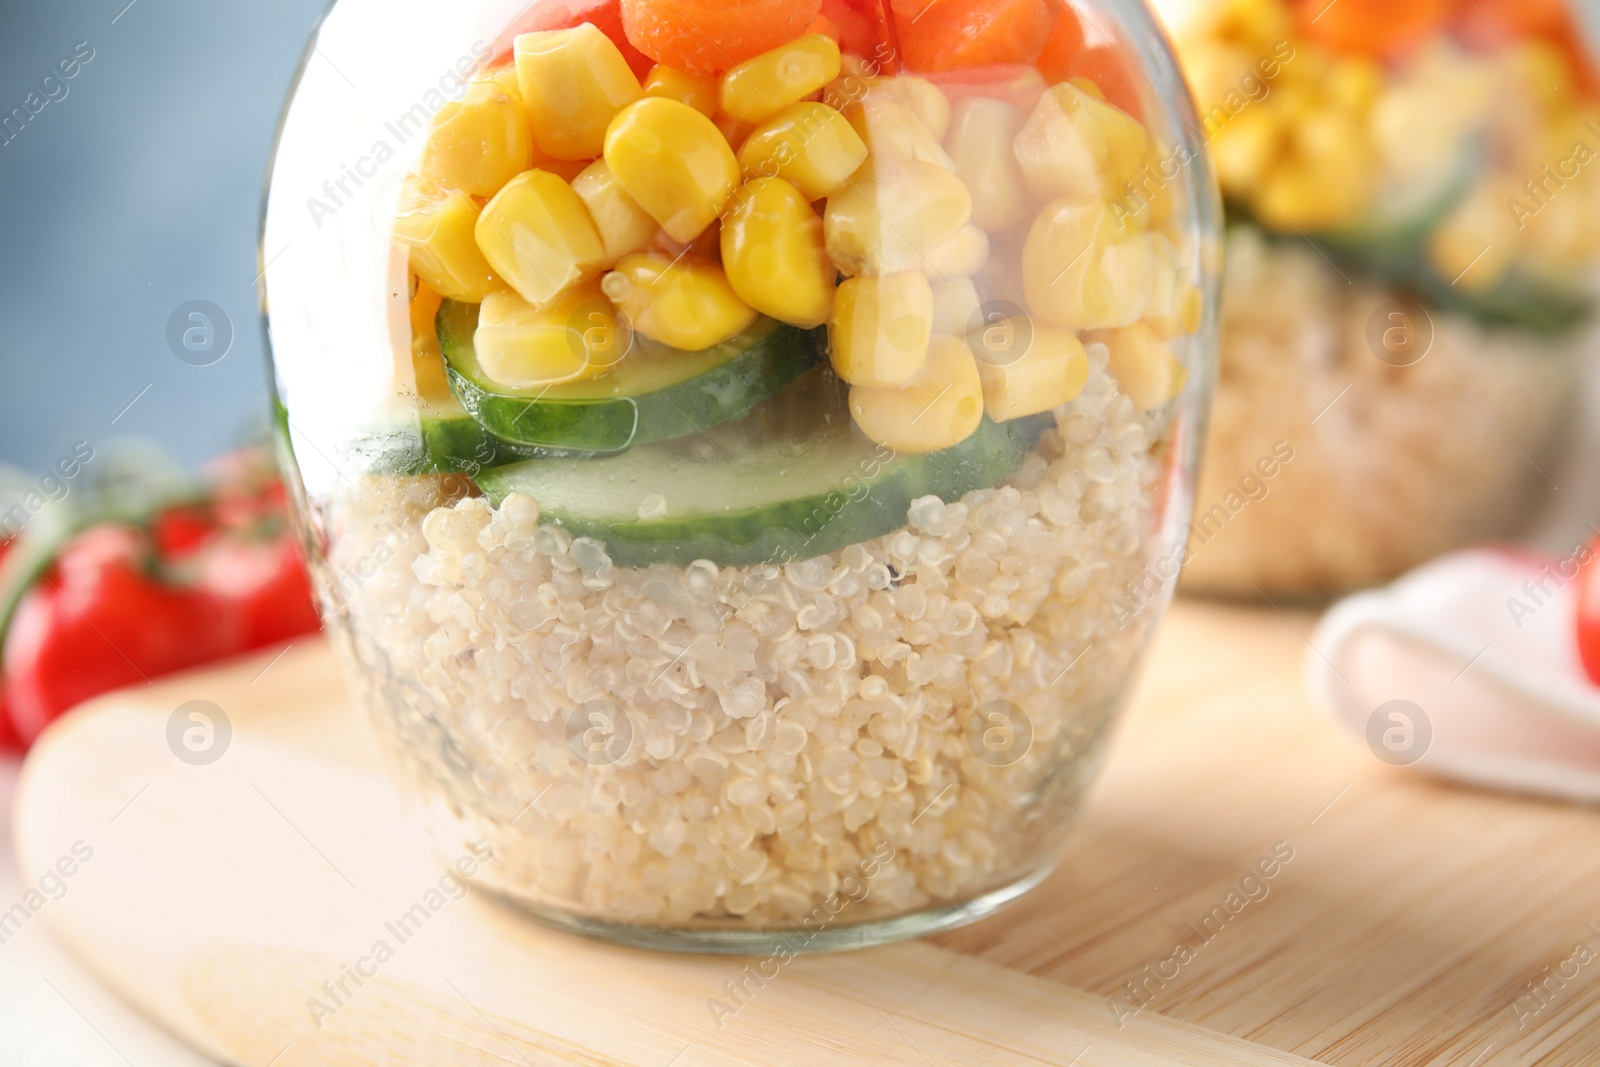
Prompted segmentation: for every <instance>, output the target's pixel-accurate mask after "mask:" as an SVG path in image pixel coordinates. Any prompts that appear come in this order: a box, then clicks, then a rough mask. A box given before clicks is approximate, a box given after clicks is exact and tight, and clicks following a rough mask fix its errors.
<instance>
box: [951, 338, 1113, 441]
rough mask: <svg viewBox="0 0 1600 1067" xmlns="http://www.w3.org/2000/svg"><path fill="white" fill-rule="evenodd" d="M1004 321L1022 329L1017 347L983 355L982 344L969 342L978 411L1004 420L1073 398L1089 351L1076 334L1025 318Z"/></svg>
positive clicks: (1079, 387)
mask: <svg viewBox="0 0 1600 1067" xmlns="http://www.w3.org/2000/svg"><path fill="white" fill-rule="evenodd" d="M1008 325H1009V326H1010V327H1011V328H1012V329H1013V330H1015V331H1016V332H1017V333H1018V334H1019V335H1022V334H1027V335H1028V342H1027V347H1026V348H1025V349H1023V351H1021V352H1020V353H1018V354H1015V355H1013V356H1011V357H1010V358H999V359H991V358H985V356H986V354H987V349H986V348H985V347H982V346H975V348H974V351H976V352H977V354H978V377H979V378H980V379H982V381H983V410H984V412H985V413H986V414H988V416H989V417H990V418H991V419H993V420H994V421H995V422H1005V421H1006V420H1008V419H1020V418H1022V417H1023V416H1024V415H1037V414H1038V413H1039V412H1041V411H1049V410H1050V409H1051V408H1053V407H1057V406H1059V405H1061V404H1067V403H1070V402H1072V401H1074V400H1076V399H1077V398H1078V394H1079V393H1081V392H1083V386H1084V383H1086V382H1087V381H1088V380H1089V357H1088V355H1087V354H1086V353H1085V352H1084V349H1083V342H1082V341H1080V340H1078V338H1077V335H1076V334H1074V333H1072V332H1071V331H1069V330H1058V329H1055V328H1054V327H1051V326H1035V325H1033V324H1031V323H1009V324H1008ZM994 328H995V327H989V329H994Z"/></svg>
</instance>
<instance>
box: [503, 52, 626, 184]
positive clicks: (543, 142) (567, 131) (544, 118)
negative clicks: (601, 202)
mask: <svg viewBox="0 0 1600 1067" xmlns="http://www.w3.org/2000/svg"><path fill="white" fill-rule="evenodd" d="M514 48H515V51H516V59H517V84H518V86H520V87H521V89H522V102H523V106H524V107H525V108H527V111H528V115H529V117H530V118H531V119H532V120H533V136H534V139H535V140H536V141H537V142H538V144H539V148H540V150H541V151H543V152H544V153H545V154H546V155H548V156H552V157H554V158H555V159H594V158H595V157H596V156H598V155H599V154H600V151H601V149H602V148H603V147H604V145H605V137H606V129H607V127H609V126H610V125H611V120H612V119H613V118H615V117H616V115H617V112H618V111H621V110H622V109H623V108H624V107H626V106H627V105H629V104H631V103H633V102H634V101H635V100H637V99H639V97H640V96H641V95H642V93H643V90H641V89H640V88H639V79H638V78H636V77H634V74H633V71H632V70H630V69H628V61H627V60H625V59H623V58H622V53H621V52H620V51H618V50H617V46H616V45H615V44H613V43H612V42H611V39H610V38H609V37H607V36H606V35H605V34H604V33H601V32H600V30H598V29H596V28H595V27H594V26H592V25H590V24H589V23H587V22H585V23H582V24H580V25H579V26H577V27H575V28H573V29H570V30H546V31H544V32H542V33H524V34H521V35H520V36H518V37H517V39H516V42H515V45H514Z"/></svg>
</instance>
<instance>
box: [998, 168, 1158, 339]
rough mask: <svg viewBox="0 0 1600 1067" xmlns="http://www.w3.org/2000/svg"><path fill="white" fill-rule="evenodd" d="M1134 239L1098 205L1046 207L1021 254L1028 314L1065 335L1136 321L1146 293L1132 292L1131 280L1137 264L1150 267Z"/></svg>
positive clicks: (1068, 201)
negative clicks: (1057, 328) (1068, 330)
mask: <svg viewBox="0 0 1600 1067" xmlns="http://www.w3.org/2000/svg"><path fill="white" fill-rule="evenodd" d="M1138 236H1140V235H1138V234H1136V233H1133V232H1132V231H1131V230H1130V229H1129V228H1126V227H1122V226H1118V225H1117V223H1116V221H1115V219H1114V218H1113V213H1112V211H1111V209H1110V208H1108V207H1107V206H1106V205H1105V204H1104V203H1102V202H1101V201H1098V200H1088V201H1085V200H1079V199H1075V198H1071V197H1066V198H1063V199H1060V200H1056V201H1053V202H1051V203H1050V204H1047V205H1046V206H1045V208H1044V210H1043V211H1041V212H1040V213H1039V217H1038V219H1037V220H1035V222H1034V224H1033V228H1032V230H1030V231H1029V233H1028V241H1027V244H1026V245H1024V246H1023V250H1022V281H1023V288H1024V291H1025V292H1026V294H1027V298H1028V307H1029V309H1030V310H1032V312H1033V313H1034V315H1035V316H1037V317H1038V318H1039V319H1041V320H1042V321H1044V322H1046V323H1048V324H1050V325H1052V326H1060V327H1062V328H1064V329H1070V330H1083V329H1096V328H1102V327H1112V326H1125V325H1128V324H1129V323H1131V322H1133V321H1135V320H1137V319H1138V318H1139V316H1140V315H1141V314H1142V313H1143V311H1144V305H1145V300H1146V298H1147V295H1148V294H1147V293H1145V292H1143V291H1137V290H1135V288H1134V285H1133V281H1134V279H1135V278H1136V277H1137V276H1138V274H1139V268H1140V265H1141V262H1142V264H1143V269H1144V271H1146V272H1149V271H1151V270H1153V267H1154V257H1153V254H1152V252H1151V250H1150V247H1149V244H1148V242H1145V243H1144V244H1143V245H1142V246H1140V244H1139V242H1137V241H1136V240H1135V239H1136V238H1137V237H1138ZM1123 245H1128V246H1131V247H1130V248H1122V246H1123ZM1141 247H1142V255H1141V252H1140V249H1141ZM1112 249H1118V251H1117V252H1115V253H1113V252H1112V251H1111V250H1112ZM1108 255H1109V256H1110V262H1108V261H1107V260H1108ZM1146 280H1148V279H1146Z"/></svg>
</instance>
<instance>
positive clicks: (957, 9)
mask: <svg viewBox="0 0 1600 1067" xmlns="http://www.w3.org/2000/svg"><path fill="white" fill-rule="evenodd" d="M889 6H890V10H891V11H892V12H893V13H894V28H895V34H896V36H897V37H898V38H899V40H900V51H901V54H902V56H903V57H904V59H905V65H906V68H907V69H908V70H913V71H917V72H918V73H922V72H926V71H939V70H957V69H959V68H961V67H984V66H992V65H995V64H1002V63H1032V62H1033V61H1034V60H1036V59H1038V58H1039V53H1040V52H1041V51H1043V49H1044V44H1045V38H1046V36H1047V35H1048V34H1049V33H1050V29H1051V26H1052V24H1053V19H1052V15H1051V10H1050V6H1049V4H1048V3H1047V0H966V2H958V0H890V4H889Z"/></svg>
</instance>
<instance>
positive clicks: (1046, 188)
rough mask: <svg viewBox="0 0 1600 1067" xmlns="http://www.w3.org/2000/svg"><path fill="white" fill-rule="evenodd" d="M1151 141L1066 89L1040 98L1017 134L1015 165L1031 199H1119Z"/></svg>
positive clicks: (1099, 103) (1130, 121)
mask: <svg viewBox="0 0 1600 1067" xmlns="http://www.w3.org/2000/svg"><path fill="white" fill-rule="evenodd" d="M1149 147H1150V135H1149V134H1148V133H1146V132H1145V128H1144V127H1143V126H1142V125H1140V124H1139V122H1138V121H1137V120H1135V119H1134V118H1133V117H1132V116H1130V115H1128V114H1127V113H1125V112H1123V111H1121V110H1119V109H1117V108H1115V107H1113V106H1112V105H1110V104H1108V103H1106V102H1105V101H1103V100H1099V99H1096V98H1095V97H1093V96H1091V95H1090V94H1088V93H1086V92H1084V91H1083V90H1081V89H1079V88H1078V87H1077V86H1074V85H1070V84H1063V85H1056V86H1053V87H1052V88H1051V89H1049V90H1048V91H1047V92H1046V93H1045V94H1044V96H1042V97H1040V99H1039V103H1038V105H1037V106H1036V107H1035V108H1034V109H1033V114H1032V115H1031V116H1030V117H1029V118H1028V121H1027V122H1026V123H1024V124H1023V127H1022V132H1021V133H1019V134H1017V140H1016V153H1017V162H1018V163H1019V164H1020V165H1021V167H1022V174H1023V176H1024V177H1025V178H1026V179H1027V182H1028V186H1029V188H1031V189H1032V190H1033V193H1034V195H1035V196H1037V197H1039V198H1041V199H1044V198H1046V197H1057V196H1070V195H1080V196H1100V197H1112V196H1117V195H1120V193H1121V192H1122V189H1123V184H1124V183H1125V182H1127V181H1129V180H1131V179H1132V178H1133V177H1134V176H1135V175H1137V174H1138V173H1139V170H1140V168H1142V167H1143V166H1144V162H1145V158H1146V155H1147V153H1148V151H1149Z"/></svg>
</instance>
